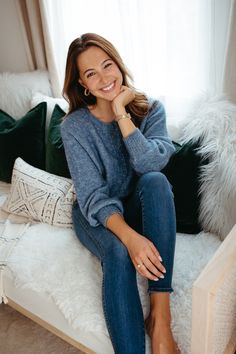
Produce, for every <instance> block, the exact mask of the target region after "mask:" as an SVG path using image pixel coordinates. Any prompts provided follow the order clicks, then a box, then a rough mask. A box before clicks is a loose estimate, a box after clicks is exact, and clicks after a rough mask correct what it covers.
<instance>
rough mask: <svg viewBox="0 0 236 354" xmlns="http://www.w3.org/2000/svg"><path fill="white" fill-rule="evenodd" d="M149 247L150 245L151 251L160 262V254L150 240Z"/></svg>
mask: <svg viewBox="0 0 236 354" xmlns="http://www.w3.org/2000/svg"><path fill="white" fill-rule="evenodd" d="M150 247H151V249H152V251H153V253H154V254H155V256H156V257H157V258H158V259H159V260H160V261H161V262H162V258H161V255H160V253H159V251H158V250H157V248H156V247H155V245H154V244H153V243H152V242H150Z"/></svg>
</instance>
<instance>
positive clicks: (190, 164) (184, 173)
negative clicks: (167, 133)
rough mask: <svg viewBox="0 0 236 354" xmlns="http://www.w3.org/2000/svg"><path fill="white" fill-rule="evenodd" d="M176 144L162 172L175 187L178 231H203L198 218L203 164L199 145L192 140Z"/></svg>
mask: <svg viewBox="0 0 236 354" xmlns="http://www.w3.org/2000/svg"><path fill="white" fill-rule="evenodd" d="M174 145H175V148H176V152H175V153H174V154H173V155H172V157H171V159H170V161H169V162H168V164H167V166H166V167H165V168H164V170H163V171H162V172H163V173H164V174H165V175H166V177H167V178H168V180H169V182H170V183H171V184H172V187H173V193H174V201H175V209H176V222H177V225H176V226H177V231H178V232H183V233H198V232H200V231H201V225H200V222H199V219H198V217H199V205H200V196H199V187H200V180H199V177H200V170H201V166H202V164H203V161H202V159H201V156H200V155H199V154H197V149H198V147H199V145H198V143H191V142H188V143H186V144H183V145H182V146H181V145H179V144H177V143H175V142H174ZM204 163H205V162H204Z"/></svg>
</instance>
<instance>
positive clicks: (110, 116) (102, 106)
mask: <svg viewBox="0 0 236 354" xmlns="http://www.w3.org/2000/svg"><path fill="white" fill-rule="evenodd" d="M89 109H90V111H91V113H93V115H95V116H96V117H97V118H98V119H100V120H102V121H104V122H111V121H113V120H114V116H115V115H114V112H113V109H112V106H111V102H110V101H107V100H97V104H96V106H93V107H92V108H89Z"/></svg>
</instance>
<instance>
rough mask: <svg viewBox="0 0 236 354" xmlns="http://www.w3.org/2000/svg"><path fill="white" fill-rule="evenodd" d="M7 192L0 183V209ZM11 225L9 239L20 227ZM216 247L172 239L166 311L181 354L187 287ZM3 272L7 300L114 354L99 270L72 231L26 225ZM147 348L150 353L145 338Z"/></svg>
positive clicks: (196, 238)
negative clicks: (173, 249)
mask: <svg viewBox="0 0 236 354" xmlns="http://www.w3.org/2000/svg"><path fill="white" fill-rule="evenodd" d="M8 190H9V185H8V186H7V185H6V184H1V183H0V204H2V201H3V200H4V199H5V198H4V195H6V192H7V191H8ZM11 226H12V227H13V229H12V230H13V234H14V227H15V230H17V228H19V225H11ZM2 227H3V225H0V232H1V228H2ZM10 230H11V229H10ZM220 243H221V242H220V240H219V239H218V238H217V237H216V236H214V235H211V234H204V233H201V234H199V235H185V234H178V235H177V242H176V257H175V267H174V274H173V288H174V290H175V291H174V293H173V294H172V295H171V307H172V318H173V332H174V335H175V337H176V339H177V341H178V344H179V346H180V349H181V350H182V354H188V353H189V352H190V340H191V306H192V303H191V301H192V298H191V297H192V284H193V282H194V280H195V279H196V278H197V277H198V275H199V274H200V272H201V271H202V269H203V268H204V266H205V265H206V263H207V262H208V260H209V259H210V258H211V257H212V255H213V254H214V253H215V251H216V249H217V248H218V246H219V245H220ZM0 259H1V249H0ZM7 268H8V269H7V270H4V273H3V275H4V277H3V280H4V288H5V292H6V295H7V296H9V298H10V299H11V300H13V301H14V302H15V303H17V304H19V305H20V306H21V307H23V308H25V309H26V310H28V311H30V312H31V313H33V314H35V315H37V316H38V317H40V318H41V319H43V320H44V321H46V322H48V323H49V324H51V325H52V326H54V327H56V328H58V329H59V330H60V331H62V332H64V333H65V334H67V335H68V336H70V337H71V338H73V339H75V340H77V341H79V342H80V343H82V344H83V345H85V346H86V347H88V348H91V349H92V350H94V351H95V352H96V353H98V354H110V353H113V349H112V345H111V342H110V339H109V335H108V332H107V329H106V325H105V321H104V316H103V311H102V301H101V281H102V272H101V267H100V264H99V262H98V260H97V259H96V257H94V256H92V255H91V254H90V252H89V251H87V250H86V249H85V248H84V247H83V246H82V245H81V244H80V242H79V241H78V239H77V238H76V236H75V235H74V232H73V230H70V229H63V228H58V227H52V226H50V225H47V224H38V225H33V226H30V228H29V229H28V230H27V231H26V233H25V234H24V235H23V237H22V238H21V239H20V241H19V243H17V244H16V246H15V248H14V250H13V251H12V254H11V257H10V258H9V262H8V267H7ZM138 285H139V291H140V297H141V301H142V305H143V310H144V316H145V317H146V316H147V314H148V307H149V301H148V295H147V292H146V288H147V282H146V280H145V279H144V278H141V277H140V276H138ZM146 343H147V350H146V354H149V353H150V343H149V339H148V338H146Z"/></svg>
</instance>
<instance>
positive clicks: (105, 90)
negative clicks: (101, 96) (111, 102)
mask: <svg viewBox="0 0 236 354" xmlns="http://www.w3.org/2000/svg"><path fill="white" fill-rule="evenodd" d="M114 87H115V81H114V82H112V83H111V84H109V85H107V86H105V87H103V88H102V89H101V91H102V92H106V93H107V92H111V91H112V90H113V89H114Z"/></svg>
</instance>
